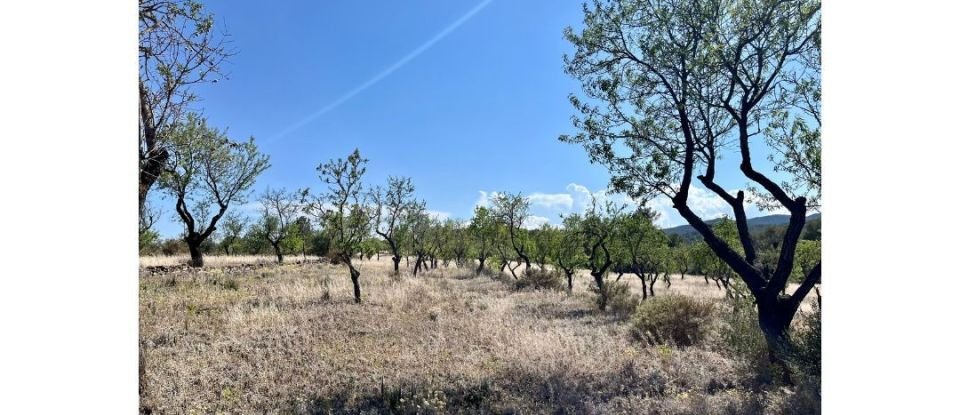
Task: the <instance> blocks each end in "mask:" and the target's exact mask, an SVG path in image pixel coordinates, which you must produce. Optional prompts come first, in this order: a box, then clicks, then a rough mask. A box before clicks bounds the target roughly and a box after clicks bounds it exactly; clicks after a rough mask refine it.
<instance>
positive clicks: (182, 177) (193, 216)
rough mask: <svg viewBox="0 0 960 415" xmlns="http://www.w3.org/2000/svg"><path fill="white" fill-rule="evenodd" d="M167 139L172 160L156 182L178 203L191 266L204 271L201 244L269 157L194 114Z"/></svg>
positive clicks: (241, 197)
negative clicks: (228, 136) (234, 140)
mask: <svg viewBox="0 0 960 415" xmlns="http://www.w3.org/2000/svg"><path fill="white" fill-rule="evenodd" d="M169 134H170V137H169V140H170V144H171V146H170V149H171V153H172V158H171V163H170V165H169V166H168V168H167V170H166V171H164V173H163V175H162V176H161V178H160V180H161V186H162V187H163V189H165V190H166V191H167V192H168V193H169V194H170V195H171V196H172V197H173V198H174V199H176V201H177V202H176V211H177V215H178V216H179V217H180V220H181V221H182V222H183V225H184V241H185V242H186V243H187V247H188V248H189V249H190V265H191V266H194V267H202V266H203V253H201V252H200V244H201V243H203V242H204V241H205V240H207V238H208V237H210V235H211V234H212V233H213V232H214V231H215V230H216V229H217V223H218V222H219V221H220V218H222V217H223V215H224V214H225V213H226V212H227V208H229V207H230V205H231V204H233V203H244V202H245V201H246V196H247V192H248V190H249V189H250V187H251V186H253V183H254V181H255V180H256V178H257V176H259V175H260V173H262V172H263V171H264V170H266V169H267V168H268V167H269V166H270V165H269V163H268V160H269V158H268V157H267V156H266V155H263V154H260V151H259V150H257V146H256V145H255V144H254V143H253V138H251V139H250V140H249V141H247V142H233V141H230V139H229V138H227V136H226V134H224V133H223V132H221V131H219V130H217V129H214V128H211V127H207V122H206V120H204V119H202V118H198V117H196V116H194V115H190V116H188V117H187V120H186V122H184V123H181V124H177V125H175V126H173V127H172V128H171V131H170V133H169Z"/></svg>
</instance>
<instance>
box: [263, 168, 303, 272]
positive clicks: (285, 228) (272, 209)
mask: <svg viewBox="0 0 960 415" xmlns="http://www.w3.org/2000/svg"><path fill="white" fill-rule="evenodd" d="M299 200H300V199H299V197H298V195H297V194H295V193H293V192H288V191H287V190H286V189H279V190H271V189H270V188H269V187H268V188H267V189H266V190H264V192H263V194H261V195H260V204H261V208H262V209H263V218H262V219H261V220H262V225H261V229H262V231H263V237H264V238H265V239H266V240H267V242H270V246H272V247H273V253H274V255H276V256H277V263H278V264H282V263H283V243H284V241H286V240H287V238H288V237H289V236H290V234H291V233H296V229H294V228H293V227H292V226H291V225H292V223H291V220H292V219H293V217H294V215H296V214H297V211H298V210H299V209H300V205H299V203H298V202H299Z"/></svg>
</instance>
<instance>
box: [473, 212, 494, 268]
mask: <svg viewBox="0 0 960 415" xmlns="http://www.w3.org/2000/svg"><path fill="white" fill-rule="evenodd" d="M467 234H468V235H470V240H471V245H472V248H473V249H472V250H473V253H474V255H475V256H476V257H477V258H488V257H490V256H491V255H492V251H493V242H494V238H496V234H497V227H496V222H495V220H494V217H493V215H492V214H491V212H490V210H489V209H487V208H485V207H483V206H477V207H476V208H474V210H473V217H472V218H471V219H470V224H469V225H468V226H467Z"/></svg>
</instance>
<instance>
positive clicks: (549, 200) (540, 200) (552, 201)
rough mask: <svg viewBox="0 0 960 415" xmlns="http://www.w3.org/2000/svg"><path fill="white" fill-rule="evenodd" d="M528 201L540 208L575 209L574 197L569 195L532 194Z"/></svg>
mask: <svg viewBox="0 0 960 415" xmlns="http://www.w3.org/2000/svg"><path fill="white" fill-rule="evenodd" d="M527 200H529V201H530V204H531V205H533V206H539V207H543V208H546V209H561V208H562V209H566V210H570V209H572V208H573V196H571V195H570V194H569V193H540V192H537V193H532V194H530V196H527Z"/></svg>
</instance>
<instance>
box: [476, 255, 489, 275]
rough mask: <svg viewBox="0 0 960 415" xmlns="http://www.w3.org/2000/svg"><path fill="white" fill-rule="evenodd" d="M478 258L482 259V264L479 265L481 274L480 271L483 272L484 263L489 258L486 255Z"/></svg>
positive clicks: (478, 269)
mask: <svg viewBox="0 0 960 415" xmlns="http://www.w3.org/2000/svg"><path fill="white" fill-rule="evenodd" d="M478 259H479V260H480V266H479V267H477V275H480V273H481V272H483V263H484V262H485V261H486V260H487V258H486V257H480V258H478Z"/></svg>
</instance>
